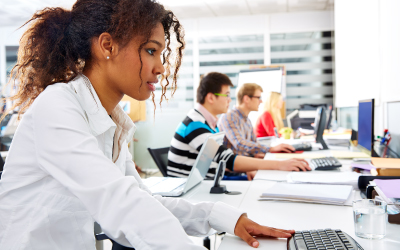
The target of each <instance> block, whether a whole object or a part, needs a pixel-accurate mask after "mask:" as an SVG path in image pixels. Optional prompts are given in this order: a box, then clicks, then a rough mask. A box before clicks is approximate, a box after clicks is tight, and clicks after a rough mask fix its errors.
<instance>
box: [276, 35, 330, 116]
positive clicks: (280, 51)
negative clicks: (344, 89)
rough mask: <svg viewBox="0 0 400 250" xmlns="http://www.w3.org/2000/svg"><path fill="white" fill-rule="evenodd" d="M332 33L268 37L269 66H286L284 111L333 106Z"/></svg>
mask: <svg viewBox="0 0 400 250" xmlns="http://www.w3.org/2000/svg"><path fill="white" fill-rule="evenodd" d="M331 33H332V32H331V31H324V32H302V33H284V34H271V35H270V44H271V64H273V65H274V64H279V65H285V66H286V73H287V77H286V83H287V85H286V93H287V99H286V108H287V111H288V112H289V113H290V112H291V111H293V110H295V109H298V108H300V105H301V104H322V103H328V104H333V87H332V82H333V80H332V42H333V40H332V37H331Z"/></svg>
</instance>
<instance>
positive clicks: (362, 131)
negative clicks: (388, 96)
mask: <svg viewBox="0 0 400 250" xmlns="http://www.w3.org/2000/svg"><path fill="white" fill-rule="evenodd" d="M373 142H374V99H370V100H364V101H360V102H359V104H358V144H359V145H360V146H362V147H364V148H365V149H367V150H368V151H371V148H372V144H373Z"/></svg>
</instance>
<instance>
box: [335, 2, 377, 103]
mask: <svg viewBox="0 0 400 250" xmlns="http://www.w3.org/2000/svg"><path fill="white" fill-rule="evenodd" d="M360 6H362V8H361V7H360ZM379 61H380V60H379V0H370V1H364V0H353V1H346V0H337V1H335V69H336V99H335V101H336V102H335V104H336V106H337V107H348V106H357V105H358V100H362V99H369V98H375V99H376V103H377V104H379V100H378V99H379V97H380V96H379V84H378V82H379V73H380V70H379Z"/></svg>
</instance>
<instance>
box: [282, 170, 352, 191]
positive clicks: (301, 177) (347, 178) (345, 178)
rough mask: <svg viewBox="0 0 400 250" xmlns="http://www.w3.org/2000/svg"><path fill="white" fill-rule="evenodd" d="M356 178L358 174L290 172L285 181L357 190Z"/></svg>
mask: <svg viewBox="0 0 400 250" xmlns="http://www.w3.org/2000/svg"><path fill="white" fill-rule="evenodd" d="M358 177H360V174H359V173H355V172H339V173H317V172H292V173H290V174H289V175H288V178H287V181H288V182H289V183H313V184H332V185H352V186H353V187H355V188H357V187H358Z"/></svg>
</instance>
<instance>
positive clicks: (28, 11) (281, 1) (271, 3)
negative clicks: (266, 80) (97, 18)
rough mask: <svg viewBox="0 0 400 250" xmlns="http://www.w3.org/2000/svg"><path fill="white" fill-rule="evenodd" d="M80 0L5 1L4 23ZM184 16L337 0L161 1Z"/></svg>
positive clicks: (313, 7) (328, 6)
mask: <svg viewBox="0 0 400 250" xmlns="http://www.w3.org/2000/svg"><path fill="white" fill-rule="evenodd" d="M75 1H76V0H1V1H0V26H17V25H18V26H20V25H22V24H23V23H24V22H25V21H27V20H28V19H29V18H30V17H31V16H32V14H33V13H34V12H35V11H37V10H40V9H43V8H45V7H58V6H59V7H65V8H71V7H72V5H73V3H74V2H75ZM159 2H160V3H162V4H164V5H165V6H166V7H167V8H169V9H171V10H172V11H173V12H174V13H175V15H176V16H177V17H178V18H180V19H186V18H201V17H216V16H234V15H257V14H271V13H281V12H301V11H321V10H333V5H334V0H159Z"/></svg>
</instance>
